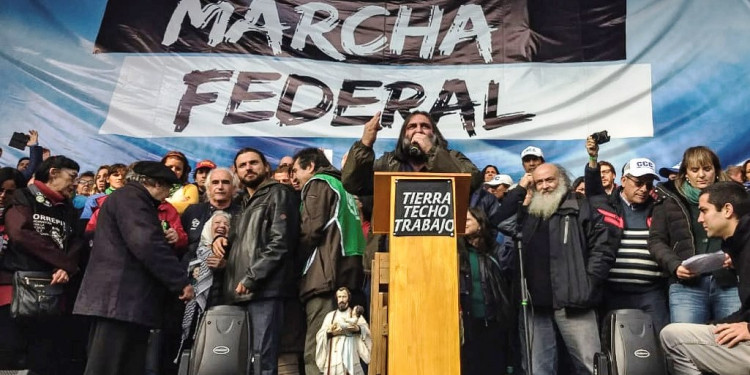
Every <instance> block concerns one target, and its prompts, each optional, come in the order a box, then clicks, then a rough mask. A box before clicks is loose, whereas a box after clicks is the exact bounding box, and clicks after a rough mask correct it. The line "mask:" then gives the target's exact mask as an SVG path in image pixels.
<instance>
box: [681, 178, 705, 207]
mask: <svg viewBox="0 0 750 375" xmlns="http://www.w3.org/2000/svg"><path fill="white" fill-rule="evenodd" d="M686 182H687V183H685V184H682V194H683V195H684V196H685V198H687V200H688V202H690V203H691V204H694V205H698V197H699V196H700V195H701V190H700V189H698V188H696V187H693V185H690V181H686Z"/></svg>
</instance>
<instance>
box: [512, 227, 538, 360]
mask: <svg viewBox="0 0 750 375" xmlns="http://www.w3.org/2000/svg"><path fill="white" fill-rule="evenodd" d="M515 242H516V248H517V249H518V263H519V270H520V271H521V310H522V318H521V319H522V323H523V333H524V350H525V352H526V356H525V358H524V360H525V362H526V375H533V374H534V371H533V369H532V367H531V362H532V361H531V338H532V337H533V334H532V332H531V330H530V328H531V327H530V326H531V325H530V324H529V308H530V306H529V288H528V286H527V285H526V275H525V272H524V265H523V245H522V242H523V241H521V233H518V235H517V236H516V237H515Z"/></svg>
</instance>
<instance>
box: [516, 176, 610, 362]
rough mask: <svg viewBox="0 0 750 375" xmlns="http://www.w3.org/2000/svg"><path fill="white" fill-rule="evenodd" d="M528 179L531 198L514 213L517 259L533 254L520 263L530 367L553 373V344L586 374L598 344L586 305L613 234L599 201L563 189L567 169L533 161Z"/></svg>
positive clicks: (593, 301)
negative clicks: (519, 246)
mask: <svg viewBox="0 0 750 375" xmlns="http://www.w3.org/2000/svg"><path fill="white" fill-rule="evenodd" d="M532 178H533V186H534V191H533V196H532V198H531V203H530V204H529V206H528V207H527V208H525V209H523V210H522V211H521V212H519V217H518V219H519V228H520V229H521V232H522V241H523V250H524V259H533V262H532V261H528V262H526V264H525V265H524V266H525V267H524V269H525V275H526V282H527V285H528V289H529V294H530V295H531V298H530V300H531V303H532V306H533V309H534V314H533V322H532V327H533V328H532V329H533V330H534V331H533V336H532V337H534V340H533V343H532V353H531V354H532V370H533V372H534V374H536V375H541V374H557V362H558V361H557V353H558V351H557V344H558V343H560V344H565V345H566V346H567V349H568V350H567V351H568V353H570V356H571V362H572V365H573V367H574V368H575V373H576V374H592V373H593V363H594V362H593V360H594V353H595V352H597V351H599V349H600V344H599V330H598V328H597V321H596V314H595V312H594V307H595V306H596V305H597V303H598V302H599V300H600V298H601V286H602V284H603V283H604V281H605V280H606V279H607V274H608V273H609V269H610V267H611V266H612V265H613V264H614V261H615V248H616V247H615V244H613V237H612V236H611V235H610V233H609V232H608V230H609V229H608V227H606V226H605V225H604V221H603V218H602V214H601V213H600V212H599V211H598V210H597V207H602V208H605V207H607V206H606V201H605V200H604V199H601V200H599V199H597V200H596V202H595V201H594V200H589V199H584V198H577V197H576V196H575V195H574V194H569V193H568V190H569V185H570V182H569V181H568V177H567V175H565V173H564V172H563V171H562V170H561V168H559V167H557V166H555V165H553V164H542V165H539V166H538V167H536V169H535V170H534V171H533V172H532ZM592 199H593V198H592ZM607 211H611V209H607ZM556 331H557V332H559V333H560V335H561V337H562V338H563V340H562V342H559V341H558V340H557V339H556V334H555V332H556Z"/></svg>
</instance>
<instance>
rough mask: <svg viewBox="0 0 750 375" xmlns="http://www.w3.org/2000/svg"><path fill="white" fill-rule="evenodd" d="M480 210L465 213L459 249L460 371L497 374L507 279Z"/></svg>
mask: <svg viewBox="0 0 750 375" xmlns="http://www.w3.org/2000/svg"><path fill="white" fill-rule="evenodd" d="M491 229H492V225H491V224H490V222H489V220H488V219H487V216H485V214H484V211H482V209H480V208H477V207H472V208H470V209H469V212H467V215H466V235H465V236H464V237H463V238H462V239H461V241H463V245H464V246H461V247H460V250H459V259H460V270H461V277H460V283H461V286H460V290H461V312H462V314H461V316H462V318H463V325H464V344H463V347H462V348H461V373H462V374H464V375H474V374H476V375H484V374H491V373H499V372H500V371H504V370H505V367H506V355H505V353H506V352H507V343H508V333H509V330H510V329H512V328H513V327H510V324H509V322H511V321H513V319H511V314H512V309H513V307H512V305H511V302H510V282H509V281H508V280H507V278H506V277H505V275H503V274H502V271H501V269H500V263H499V262H498V261H497V259H495V258H494V254H496V253H497V248H498V247H499V246H500V244H498V243H497V242H496V241H495V237H494V236H493V235H492V234H491Z"/></svg>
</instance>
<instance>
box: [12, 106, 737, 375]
mask: <svg viewBox="0 0 750 375" xmlns="http://www.w3.org/2000/svg"><path fill="white" fill-rule="evenodd" d="M379 122H380V119H379V114H376V115H375V116H374V117H373V118H372V119H371V120H370V121H368V122H367V124H366V125H365V126H364V130H363V134H362V137H361V139H360V140H358V141H356V142H355V143H354V144H353V145H352V147H351V149H350V150H349V152H348V154H347V155H346V157H345V158H344V160H343V161H342V166H341V168H340V169H338V168H336V167H335V166H333V165H332V164H331V162H330V160H328V159H327V158H326V156H325V154H324V153H323V152H322V151H321V150H319V149H316V148H305V149H302V150H299V151H297V152H296V153H295V154H294V155H293V156H289V157H285V158H283V159H282V160H280V163H279V165H278V166H276V168H275V169H272V167H271V165H270V163H269V162H268V160H267V158H266V156H265V154H264V152H263V150H257V149H254V148H242V149H240V150H238V151H237V152H236V154H235V157H234V160H233V163H232V165H231V166H228V167H220V166H217V165H216V164H215V163H214V162H212V161H211V160H202V161H200V162H198V163H197V164H196V165H195V166H194V167H195V168H194V169H193V168H192V166H191V165H190V162H189V160H188V158H187V157H186V156H185V155H184V154H183V153H182V152H179V151H170V152H168V153H167V154H165V155H164V157H163V158H162V159H161V160H160V161H155V160H154V161H135V162H134V161H129V160H123V161H122V163H116V164H112V165H104V166H101V167H100V168H98V170H97V171H96V172H94V171H81V170H80V167H79V164H78V163H76V162H75V161H74V160H71V159H69V158H67V157H65V156H63V155H51V152H50V151H49V150H48V149H45V148H43V147H41V146H40V145H39V135H38V133H37V132H35V131H31V132H30V133H29V140H28V144H27V145H28V147H29V152H30V154H29V157H28V158H23V159H21V160H19V162H18V164H17V165H16V167H4V168H0V235H2V237H1V238H2V239H1V240H0V245H2V246H1V247H0V250H1V251H2V252H1V253H0V332H2V334H1V335H0V337H2V338H0V369H24V368H28V369H30V370H31V371H33V372H35V373H37V374H42V375H48V374H49V375H53V374H84V373H85V374H87V375H101V374H162V375H168V374H176V372H177V369H178V364H179V363H178V362H179V359H180V353H181V351H183V350H186V349H189V348H190V347H191V345H192V344H193V334H194V332H195V330H196V326H197V325H198V324H199V320H200V317H201V315H202V314H203V313H204V312H205V311H207V310H208V309H210V308H211V307H212V306H217V305H227V304H228V305H236V306H242V307H243V308H244V309H246V311H247V312H248V316H249V318H250V322H251V324H252V327H253V329H252V332H251V335H250V337H249V338H248V350H249V352H250V355H251V357H252V366H251V368H250V369H249V370H248V371H249V373H252V374H255V375H261V374H262V375H276V374H298V373H304V374H307V375H320V374H322V373H323V372H324V371H325V372H326V373H330V372H331V371H333V372H334V373H336V374H339V373H340V374H363V373H365V372H366V368H367V361H368V360H369V353H365V352H366V346H367V340H365V337H366V336H367V337H369V331H368V330H367V326H366V323H365V321H366V320H367V317H368V314H369V311H368V309H367V308H364V309H362V308H359V307H355V306H360V305H361V306H365V307H367V306H369V294H370V275H369V274H370V265H371V261H372V259H373V256H374V253H375V252H387V251H389V243H388V240H387V236H383V235H375V234H373V233H372V231H371V229H370V223H369V221H370V217H371V215H372V212H373V210H374V209H382V203H379V202H373V199H372V196H373V173H374V172H375V171H401V172H461V173H470V174H471V176H472V177H471V191H472V193H471V196H470V197H465V199H466V200H467V201H468V202H469V203H470V204H469V206H470V207H471V208H470V209H469V210H468V212H466V213H460V214H461V215H466V231H465V235H464V236H462V237H460V238H459V239H458V240H457V241H458V249H459V253H458V254H457V255H458V257H459V270H458V272H459V281H460V285H459V291H460V294H459V296H456V298H459V301H460V306H461V311H460V315H461V322H462V327H463V329H462V331H461V332H462V337H461V338H460V340H461V342H462V347H461V367H462V373H464V374H467V375H472V374H481V375H484V374H505V373H510V372H513V373H515V374H521V373H524V371H528V372H529V373H531V372H533V373H534V374H556V373H559V374H567V373H570V374H572V373H575V374H592V373H593V363H594V354H595V353H596V352H598V351H600V350H601V344H602V342H601V340H600V331H601V327H602V324H603V319H604V317H605V316H606V315H607V313H608V312H611V311H614V310H618V309H640V310H642V311H644V312H645V313H647V314H648V315H649V316H650V318H651V320H652V322H653V325H654V327H655V333H656V334H657V335H658V334H659V332H661V340H662V343H663V348H664V349H663V350H664V353H665V354H666V355H667V358H668V359H669V363H670V365H669V368H670V369H671V371H673V373H674V374H700V373H701V372H702V371H703V372H711V373H716V374H737V373H747V372H748V371H749V370H750V360H747V358H750V357H749V356H750V331H749V330H748V323H749V322H750V299H749V298H750V287H749V286H750V274H747V273H743V272H745V270H748V266H749V265H750V263H748V262H750V255H749V254H750V253H748V251H750V249H746V248H747V246H748V245H747V244H748V243H750V237H748V236H749V235H750V216H748V212H749V211H750V198H748V192H747V191H748V189H749V188H750V183H748V181H749V180H750V160H748V161H746V162H745V163H744V164H743V165H742V166H736V167H735V166H733V167H730V168H728V169H727V170H726V171H725V170H723V169H722V164H721V162H720V160H719V158H718V156H717V155H716V154H715V153H714V152H713V151H712V150H711V149H710V148H708V147H705V146H695V147H690V148H688V149H687V150H685V152H684V154H683V157H682V160H681V161H680V163H678V164H677V165H675V166H673V167H664V168H660V169H659V168H657V166H656V165H655V164H654V163H653V162H652V161H651V160H649V159H648V158H647V156H648V155H644V157H638V158H634V159H631V160H628V161H627V162H626V163H625V164H624V166H623V167H621V168H617V167H615V165H613V164H612V163H610V162H607V161H604V160H599V151H600V147H604V146H600V144H599V143H597V142H596V140H595V139H594V138H592V137H589V139H587V141H586V143H585V146H584V147H582V148H581V152H586V153H587V154H588V156H589V162H588V163H587V164H586V165H585V166H581V172H582V173H583V175H582V176H580V177H579V178H575V179H572V178H571V177H573V176H571V175H570V174H569V172H568V171H566V170H565V169H564V168H562V167H561V166H559V165H555V164H552V163H548V162H546V161H545V155H544V152H543V151H542V150H541V149H540V148H538V147H535V146H529V147H527V148H526V149H524V150H523V152H522V153H521V155H520V156H521V160H520V162H521V164H522V165H523V168H524V171H525V173H524V175H523V176H521V178H520V179H519V180H518V182H517V183H515V182H514V180H513V178H512V177H511V176H510V175H508V174H503V173H502V168H498V167H497V166H495V165H487V166H485V167H484V168H483V169H482V170H480V169H479V168H478V167H477V166H476V165H474V163H472V161H471V160H470V159H469V158H467V157H466V156H465V155H464V154H462V153H461V152H459V151H456V150H453V149H451V148H450V147H449V144H448V141H447V140H446V139H445V138H444V137H443V136H442V134H441V133H440V130H439V128H438V127H437V126H436V125H435V123H434V122H433V120H432V118H431V117H430V115H429V113H426V112H419V111H416V112H413V113H411V114H410V115H408V116H407V117H406V118H405V121H404V124H403V126H402V127H401V131H400V134H399V138H398V141H397V143H396V146H395V148H394V150H393V151H389V152H386V153H384V154H383V155H381V156H377V155H375V152H374V150H373V145H374V144H375V142H376V141H377V135H378V131H379V130H380V124H379ZM584 150H585V151H584ZM504 162H506V163H507V161H504ZM191 172H192V173H191ZM618 173H620V174H621V176H620V177H619V179H618V178H617V174H618ZM191 177H192V181H193V182H190V180H191ZM572 180H573V182H571V181H572ZM379 207H380V208H379ZM457 214H458V213H457ZM519 251H521V253H520V254H521V255H522V256H523V259H525V260H526V261H525V262H523V263H522V262H520V261H519V258H521V257H519ZM713 253H715V255H716V256H717V257H720V258H721V262H720V265H719V266H718V267H714V268H711V269H695V268H691V265H690V263H687V264H686V263H685V261H686V260H688V259H689V258H691V257H693V256H695V255H700V254H713ZM23 271H40V272H46V273H47V274H49V280H50V281H49V283H50V284H52V285H58V284H59V285H63V286H64V290H65V293H64V297H63V298H61V306H60V308H61V313H59V314H54V315H34V314H30V315H29V314H27V313H24V314H25V315H24V314H22V313H20V312H19V311H17V310H16V309H15V308H14V305H13V303H12V302H13V298H15V296H14V287H13V285H12V280H13V278H14V275H15V274H16V273H18V272H23ZM521 271H523V272H521ZM521 274H523V275H524V278H523V281H522V280H521V276H520V275H521ZM435 277H441V276H440V275H435ZM522 284H524V286H525V287H526V288H524V290H525V291H527V292H528V301H527V302H528V306H529V307H530V309H531V311H532V313H531V314H530V315H529V320H530V321H529V322H528V323H529V324H527V325H524V324H522V323H521V320H522V319H521V318H520V316H521V310H520V308H519V307H520V306H521V294H522V293H521V289H522V288H521V285H522ZM524 294H525V293H524ZM344 302H345V303H344ZM337 312H341V314H340V315H341V317H342V318H345V317H347V316H348V317H350V318H351V322H350V323H348V324H349V325H348V327H350V328H347V329H345V330H342V329H340V326H342V325H345V324H347V323H346V322H345V321H342V323H341V324H340V325H339V324H338V323H336V319H337V318H336V316H337ZM332 327H334V328H332ZM527 329H528V331H527ZM353 336H354V337H360V338H361V339H360V340H350V339H348V338H349V337H353ZM457 339H459V338H457ZM698 341H699V342H701V345H693V343H695V342H698ZM349 343H351V345H354V346H356V345H360V346H362V345H364V347H363V348H362V349H361V352H360V353H361V354H359V355H358V356H356V355H355V356H352V355H351V353H352V352H351V350H349V351H347V350H343V349H342V350H333V352H335V353H340V352H347V353H348V354H347V355H349V357H346V358H345V357H342V358H338V359H337V358H332V357H331V352H330V351H331V350H332V349H331V348H336V347H339V346H340V345H349ZM326 344H328V345H326ZM527 346H528V347H529V348H530V350H529V352H530V353H531V357H530V358H525V356H526V351H525V350H524V349H523V348H525V347H527ZM326 347H327V348H328V349H327V350H328V351H325V350H326V349H325V348H326ZM321 348H323V350H324V351H323V352H322V353H323V354H321ZM354 353H357V349H356V347H355V349H354ZM352 358H353V359H352ZM359 360H361V362H360V361H359ZM529 365H530V366H531V368H530V369H529V368H528V367H529Z"/></svg>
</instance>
